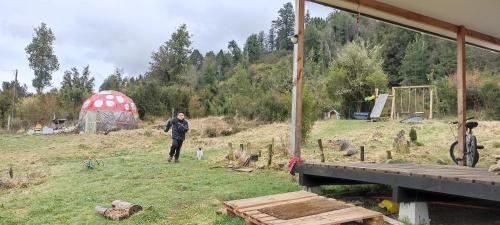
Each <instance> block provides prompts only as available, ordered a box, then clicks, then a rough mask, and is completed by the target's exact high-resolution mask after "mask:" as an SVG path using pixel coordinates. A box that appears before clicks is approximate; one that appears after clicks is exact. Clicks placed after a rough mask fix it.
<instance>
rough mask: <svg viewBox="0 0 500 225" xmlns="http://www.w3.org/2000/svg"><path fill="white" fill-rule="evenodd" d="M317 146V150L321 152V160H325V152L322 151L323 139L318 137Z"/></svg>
mask: <svg viewBox="0 0 500 225" xmlns="http://www.w3.org/2000/svg"><path fill="white" fill-rule="evenodd" d="M318 146H319V152H320V154H321V162H322V163H324V162H325V153H324V152H323V141H321V139H318Z"/></svg>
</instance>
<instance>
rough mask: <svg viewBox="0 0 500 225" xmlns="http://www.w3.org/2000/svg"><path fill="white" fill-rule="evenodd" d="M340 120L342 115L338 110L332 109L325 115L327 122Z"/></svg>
mask: <svg viewBox="0 0 500 225" xmlns="http://www.w3.org/2000/svg"><path fill="white" fill-rule="evenodd" d="M328 119H330V120H340V113H339V112H337V110H335V109H332V110H330V111H328V112H326V113H325V120H328Z"/></svg>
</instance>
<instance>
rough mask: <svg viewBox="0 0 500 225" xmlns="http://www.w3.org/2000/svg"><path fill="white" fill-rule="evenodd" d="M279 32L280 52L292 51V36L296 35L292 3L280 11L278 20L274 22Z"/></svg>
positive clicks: (278, 47)
mask: <svg viewBox="0 0 500 225" xmlns="http://www.w3.org/2000/svg"><path fill="white" fill-rule="evenodd" d="M273 26H274V27H275V28H276V30H277V37H276V46H277V49H278V50H292V49H293V43H292V42H291V41H290V36H293V34H294V26H295V13H294V11H293V5H292V3H290V2H288V3H285V4H284V5H283V7H282V8H281V9H280V10H279V11H278V18H277V19H276V20H274V21H273Z"/></svg>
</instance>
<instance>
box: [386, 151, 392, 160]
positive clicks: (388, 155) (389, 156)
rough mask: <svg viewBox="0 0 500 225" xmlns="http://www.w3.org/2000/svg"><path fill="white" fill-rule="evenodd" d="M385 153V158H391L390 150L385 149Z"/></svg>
mask: <svg viewBox="0 0 500 225" xmlns="http://www.w3.org/2000/svg"><path fill="white" fill-rule="evenodd" d="M386 153H387V159H392V154H391V151H389V150H387V151H386Z"/></svg>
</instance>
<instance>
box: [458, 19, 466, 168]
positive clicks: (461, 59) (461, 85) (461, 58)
mask: <svg viewBox="0 0 500 225" xmlns="http://www.w3.org/2000/svg"><path fill="white" fill-rule="evenodd" d="M465 33H466V29H465V27H464V26H459V27H458V32H457V100H458V103H457V106H458V109H457V114H458V137H457V139H458V140H457V141H458V145H457V147H458V155H459V156H460V157H461V158H462V160H461V161H460V165H462V166H465V165H466V162H465V161H466V160H465V157H464V156H465V155H464V152H465V151H464V150H465V132H466V130H465V123H466V120H467V119H466V118H467V115H466V114H467V111H466V110H467V104H466V99H467V87H466V82H467V81H466V75H465V74H466V65H465Z"/></svg>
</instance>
